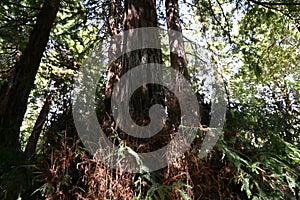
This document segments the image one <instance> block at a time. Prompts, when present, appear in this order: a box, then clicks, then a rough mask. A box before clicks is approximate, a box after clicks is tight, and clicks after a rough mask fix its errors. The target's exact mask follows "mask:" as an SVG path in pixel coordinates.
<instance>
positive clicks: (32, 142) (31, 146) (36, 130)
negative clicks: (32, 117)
mask: <svg viewBox="0 0 300 200" xmlns="http://www.w3.org/2000/svg"><path fill="white" fill-rule="evenodd" d="M50 105H51V95H49V96H47V97H46V100H45V102H44V105H43V107H42V110H41V112H40V114H39V116H38V118H37V120H36V122H35V124H34V127H33V130H32V133H31V135H30V137H29V139H28V142H27V145H26V148H25V156H26V158H30V157H32V156H33V155H34V153H35V150H36V145H37V142H38V140H39V137H40V134H41V132H42V129H43V126H44V124H45V122H46V119H47V115H48V114H49V110H50Z"/></svg>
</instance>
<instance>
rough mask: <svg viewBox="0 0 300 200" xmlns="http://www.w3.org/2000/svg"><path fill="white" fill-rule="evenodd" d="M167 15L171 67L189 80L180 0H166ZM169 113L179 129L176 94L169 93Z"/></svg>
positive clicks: (178, 85) (177, 79) (177, 86)
mask: <svg viewBox="0 0 300 200" xmlns="http://www.w3.org/2000/svg"><path fill="white" fill-rule="evenodd" d="M165 7H166V16H167V27H168V30H169V47H170V58H171V67H172V68H174V69H176V70H177V71H179V74H181V75H183V76H184V77H185V78H186V79H187V80H188V81H190V77H189V74H188V70H187V60H186V55H185V49H184V41H183V36H182V28H181V21H180V15H179V5H178V0H166V1H165ZM180 84H181V83H180V82H179V78H178V77H176V79H175V80H174V85H176V88H175V89H176V90H180ZM167 104H168V108H169V109H168V113H169V116H168V117H169V120H170V122H171V123H172V124H173V126H174V129H175V130H177V128H178V126H179V124H180V107H179V104H178V102H177V100H176V97H175V96H174V94H170V93H168V103H167Z"/></svg>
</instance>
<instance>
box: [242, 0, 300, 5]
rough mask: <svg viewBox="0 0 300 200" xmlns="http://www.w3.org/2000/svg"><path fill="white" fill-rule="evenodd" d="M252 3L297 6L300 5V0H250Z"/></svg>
mask: <svg viewBox="0 0 300 200" xmlns="http://www.w3.org/2000/svg"><path fill="white" fill-rule="evenodd" d="M248 1H250V2H252V3H255V4H258V5H272V6H297V5H300V2H266V1H263V2H262V1H256V0H248Z"/></svg>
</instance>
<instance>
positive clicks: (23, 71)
mask: <svg viewBox="0 0 300 200" xmlns="http://www.w3.org/2000/svg"><path fill="white" fill-rule="evenodd" d="M59 5H60V0H51V1H48V0H45V1H44V4H43V6H42V8H41V11H40V13H39V14H38V16H37V21H36V24H35V26H34V28H33V30H32V32H31V34H30V38H29V42H28V44H27V46H26V48H25V50H24V52H23V54H22V55H21V57H20V60H19V61H18V62H17V63H16V65H15V67H14V69H15V71H14V74H13V76H12V78H11V80H9V82H8V83H6V84H5V85H3V87H2V88H1V93H0V108H1V110H0V134H1V142H0V146H1V147H3V148H14V149H20V143H19V133H20V127H21V125H22V121H23V118H24V114H25V112H26V108H27V101H28V97H29V93H30V91H31V89H32V87H33V84H34V80H35V76H36V74H37V71H38V68H39V65H40V62H41V59H42V56H43V52H44V51H45V48H46V45H47V43H48V40H49V35H50V31H51V27H52V25H53V23H54V20H55V18H56V14H57V12H58V8H59Z"/></svg>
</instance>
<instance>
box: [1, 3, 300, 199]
mask: <svg viewBox="0 0 300 200" xmlns="http://www.w3.org/2000/svg"><path fill="white" fill-rule="evenodd" d="M178 6H179V7H178ZM165 7H166V9H165ZM155 8H156V9H155ZM129 11H130V12H129ZM137 11H138V12H137ZM134 12H136V13H135V14H136V15H135V16H138V17H137V18H136V19H135V18H130V17H129V15H128V13H134ZM178 12H179V14H178ZM299 13H300V1H299V0H289V1H280V0H266V1H261V0H257V1H256V0H183V1H179V2H178V1H177V0H166V1H151V0H132V1H129V0H128V1H117V0H111V1H108V0H100V1H96V0H82V1H80V0H73V1H71V0H64V1H60V0H51V1H47V0H21V1H14V0H2V1H1V2H0V136H1V137H0V138H1V141H0V199H8V200H10V199H13V200H14V199H101V200H102V199H135V200H138V199H149V200H150V199H184V200H185V199H195V200H196V199H292V200H297V199H299V198H300V148H299V147H300V48H299V47H300V14H299ZM174 22H176V23H174ZM158 25H159V26H162V27H165V28H166V27H167V28H172V29H175V30H177V31H181V30H182V31H183V33H185V31H187V30H189V31H190V32H191V33H192V34H193V35H192V38H193V39H195V41H197V42H198V43H199V44H201V45H203V48H206V49H207V50H208V51H209V52H210V55H211V59H212V60H213V61H214V64H215V66H217V68H218V69H219V72H220V75H221V77H222V80H223V82H224V87H225V91H226V99H227V113H226V120H225V125H224V129H223V132H222V136H221V138H220V139H219V141H218V143H217V144H216V145H215V147H214V149H213V150H212V151H211V152H210V153H209V154H208V155H207V156H206V157H204V158H201V159H200V158H199V157H198V155H199V148H200V146H201V143H202V139H203V136H204V135H205V134H206V132H205V131H203V130H199V136H198V137H197V139H196V140H195V141H194V142H193V144H192V147H191V149H190V150H189V151H188V152H186V153H185V154H184V155H182V156H181V157H180V158H178V159H177V160H175V161H174V162H173V163H172V164H170V165H168V166H167V167H166V168H164V169H161V170H158V171H155V172H151V173H143V174H131V173H127V172H123V171H119V170H112V169H109V168H108V167H107V166H106V165H105V164H104V163H101V162H100V161H99V160H97V159H96V158H95V157H93V155H91V154H90V152H88V151H87V149H86V148H85V147H84V145H83V144H82V142H81V140H80V138H79V136H78V134H77V132H76V128H75V125H74V122H73V116H72V106H71V98H72V90H73V88H72V87H73V83H74V79H75V78H76V76H78V70H79V69H80V67H81V65H82V64H83V62H84V60H85V58H87V57H88V55H89V53H90V52H91V51H92V49H93V48H94V47H95V46H97V45H98V44H100V43H101V42H102V41H104V40H106V39H107V38H109V37H111V36H114V35H116V34H118V33H120V32H122V31H125V30H128V29H130V28H137V27H145V26H158ZM188 36H189V37H191V35H188ZM114 42H116V41H114ZM170 43H171V42H170ZM115 44H116V48H115V49H114V51H118V48H122V47H121V45H120V44H118V43H117V42H116V43H115ZM118 45H119V46H118ZM170 45H171V44H170ZM180 45H181V44H179V46H180ZM185 48H186V50H187V49H189V48H192V47H190V46H186V47H185ZM113 53H115V52H113ZM160 53H162V55H161V54H160ZM142 54H143V55H147V56H149V57H151V59H154V60H155V61H157V62H164V63H169V64H172V67H174V68H175V69H177V70H179V72H180V73H182V74H184V76H185V77H189V78H190V81H191V83H192V84H193V86H194V87H195V91H197V95H198V96H199V105H200V108H202V109H203V120H202V121H201V123H202V125H203V127H204V128H205V126H207V125H209V124H208V123H207V119H209V110H210V104H209V102H207V101H204V99H207V97H206V95H207V94H206V93H205V92H204V89H203V88H204V86H203V83H204V82H205V81H203V80H204V79H205V77H199V74H201V72H199V71H198V70H199V69H196V68H195V67H194V66H193V64H195V63H192V61H190V60H189V56H187V60H185V58H181V57H179V56H177V57H176V56H174V55H172V54H171V55H170V53H169V52H168V51H167V50H166V47H162V50H161V52H160V51H153V50H152V51H151V49H150V50H149V49H148V50H145V51H136V52H134V53H132V54H131V55H129V54H128V55H124V56H123V57H122V59H117V60H116V61H115V62H114V63H113V64H111V65H109V66H107V72H109V73H110V75H108V74H109V73H107V74H103V77H101V79H100V80H99V84H98V85H99V87H98V90H97V95H96V102H97V105H96V113H97V115H98V118H99V122H100V124H101V128H102V129H103V130H104V132H105V134H106V135H107V136H108V137H109V139H110V140H111V141H112V142H113V143H114V144H117V145H119V147H120V149H119V152H118V153H117V154H118V156H119V157H122V156H123V155H124V151H125V150H128V151H129V152H130V153H131V154H132V155H133V156H134V158H135V159H136V162H141V160H140V158H139V156H138V155H137V154H136V153H135V151H137V149H138V148H140V147H141V149H142V151H145V150H148V151H150V150H151V149H155V148H160V147H162V146H164V145H165V144H166V143H167V142H168V139H170V138H171V137H172V136H173V134H174V130H175V129H176V126H178V123H179V122H178V115H179V113H180V112H179V111H178V108H177V107H176V103H177V102H176V100H175V101H174V100H173V99H172V94H167V95H166V96H168V95H169V96H168V101H167V102H166V105H164V106H167V107H168V109H169V111H170V112H173V113H174V116H175V117H174V116H173V118H172V117H169V121H170V124H169V125H168V126H167V127H165V128H164V129H163V130H162V132H161V133H160V134H159V136H157V137H154V138H153V141H151V144H147V143H145V144H143V143H142V144H141V145H140V146H136V143H137V140H134V139H133V138H131V137H128V136H126V134H124V133H123V132H122V131H121V130H119V128H118V127H116V125H115V124H116V123H115V122H114V120H113V119H112V118H111V109H110V103H108V102H109V100H110V98H111V84H110V83H113V82H114V81H115V80H117V79H118V78H119V77H120V74H122V73H124V71H125V70H126V67H128V65H126V62H125V61H124V60H126V59H127V60H130V61H131V62H132V63H139V62H140V60H139V58H136V57H137V56H134V55H142ZM140 57H142V56H140ZM135 59H136V60H135ZM151 59H150V60H149V61H148V62H151V61H153V60H151ZM187 72H188V74H187ZM203 74H204V72H203ZM202 81H203V82H202ZM204 84H205V83H204ZM161 90H162V89H161V88H152V87H147V91H146V92H144V93H143V91H138V92H137V95H136V96H135V97H134V98H133V102H139V101H137V99H138V98H139V94H142V95H144V96H146V97H145V101H148V100H149V99H150V100H151V101H152V100H153V101H154V102H159V100H160V99H159V98H161V97H156V96H155V95H154V96H153V97H151V98H150V97H149V96H150V95H149V94H150V93H155V92H157V93H159V92H161ZM202 92H203V93H202ZM144 96H142V97H141V98H144ZM203 96H204V98H202V97H203ZM208 99H209V98H208ZM132 104H134V105H131V106H132V107H134V106H136V103H132ZM174 105H175V106H174ZM147 106H149V104H147V102H146V103H144V104H143V105H141V107H143V108H145V107H147ZM142 111H143V110H142ZM138 112H141V110H139V109H138V108H135V110H134V114H136V113H138ZM146 115H147V114H146ZM170 116H171V115H170ZM176 117H177V118H176ZM133 118H134V117H133ZM148 118H149V117H148V116H144V115H143V113H142V114H141V116H140V118H139V117H135V118H134V120H135V122H137V123H139V124H140V125H146V124H147V123H148V121H149V119H148ZM173 127H175V128H173ZM162 138H164V139H162Z"/></svg>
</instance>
